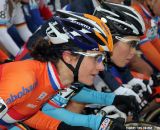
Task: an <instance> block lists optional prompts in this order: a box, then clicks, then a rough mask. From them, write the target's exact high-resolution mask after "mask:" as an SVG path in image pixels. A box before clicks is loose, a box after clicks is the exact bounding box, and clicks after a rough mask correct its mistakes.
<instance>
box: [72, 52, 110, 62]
mask: <svg viewBox="0 0 160 130" xmlns="http://www.w3.org/2000/svg"><path fill="white" fill-rule="evenodd" d="M73 53H74V54H78V55H83V56H87V57H94V58H95V60H96V62H97V63H98V64H100V63H102V62H103V61H104V60H106V59H107V58H106V56H107V55H106V53H105V52H103V53H89V52H75V51H74V52H73Z"/></svg>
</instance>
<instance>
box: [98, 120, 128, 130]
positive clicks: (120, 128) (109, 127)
mask: <svg viewBox="0 0 160 130" xmlns="http://www.w3.org/2000/svg"><path fill="white" fill-rule="evenodd" d="M99 130H126V127H125V126H124V119H122V118H118V119H111V118H108V117H104V118H102V120H101V123H100V127H99Z"/></svg>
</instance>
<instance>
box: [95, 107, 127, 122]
mask: <svg viewBox="0 0 160 130" xmlns="http://www.w3.org/2000/svg"><path fill="white" fill-rule="evenodd" d="M97 114H98V115H102V116H106V117H109V118H113V119H117V118H123V119H124V120H125V121H126V119H127V116H126V114H125V113H123V112H121V111H120V110H118V109H117V108H116V107H115V106H113V105H111V106H106V107H103V108H102V109H101V110H100V111H99V112H98V113H97Z"/></svg>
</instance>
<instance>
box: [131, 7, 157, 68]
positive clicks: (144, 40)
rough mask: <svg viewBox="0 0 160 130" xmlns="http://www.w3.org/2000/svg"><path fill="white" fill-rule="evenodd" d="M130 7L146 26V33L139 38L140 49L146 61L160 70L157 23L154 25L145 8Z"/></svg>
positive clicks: (154, 22)
mask: <svg viewBox="0 0 160 130" xmlns="http://www.w3.org/2000/svg"><path fill="white" fill-rule="evenodd" d="M132 7H133V8H134V9H135V10H137V11H138V12H139V13H140V15H141V16H142V17H143V20H144V22H145V26H146V32H145V34H144V35H143V36H142V37H141V42H140V49H141V51H142V52H143V54H144V56H145V57H146V59H147V60H148V61H149V62H151V63H152V64H153V65H154V66H155V68H157V69H158V70H160V62H159V61H160V39H159V38H158V30H157V26H158V25H157V24H158V23H156V21H155V20H154V18H153V17H152V16H151V14H150V13H149V11H148V10H147V7H145V6H143V5H141V4H134V5H132Z"/></svg>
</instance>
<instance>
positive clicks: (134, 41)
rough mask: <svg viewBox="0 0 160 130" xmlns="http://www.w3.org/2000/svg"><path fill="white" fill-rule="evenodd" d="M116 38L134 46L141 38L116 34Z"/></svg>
mask: <svg viewBox="0 0 160 130" xmlns="http://www.w3.org/2000/svg"><path fill="white" fill-rule="evenodd" d="M114 38H115V39H117V40H118V41H121V42H124V43H127V44H128V45H130V47H132V48H136V47H137V45H138V43H139V41H140V39H136V38H133V39H131V38H123V37H119V36H114Z"/></svg>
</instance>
